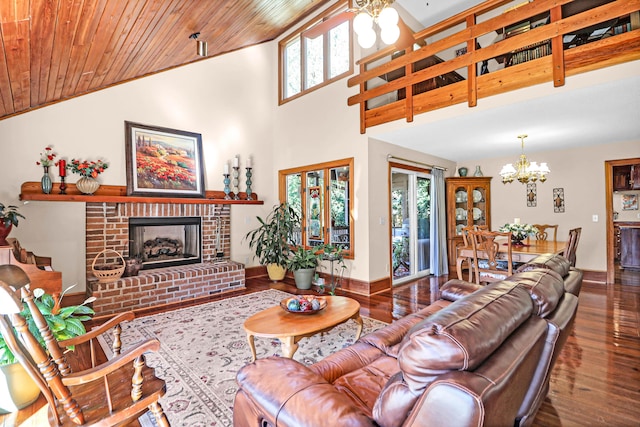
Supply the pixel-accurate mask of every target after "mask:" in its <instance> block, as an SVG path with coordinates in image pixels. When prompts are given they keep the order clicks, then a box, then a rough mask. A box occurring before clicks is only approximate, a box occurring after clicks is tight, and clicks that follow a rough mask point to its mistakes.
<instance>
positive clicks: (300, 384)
mask: <svg viewBox="0 0 640 427" xmlns="http://www.w3.org/2000/svg"><path fill="white" fill-rule="evenodd" d="M236 380H237V381H238V394H237V395H236V400H238V399H240V400H242V403H241V404H239V405H238V413H236V405H235V404H234V426H243V425H249V423H250V420H246V418H244V415H243V414H242V413H240V412H246V411H248V409H249V408H251V411H249V412H250V413H252V414H253V416H254V417H257V418H259V419H260V420H264V421H266V422H267V423H268V424H270V425H274V426H275V425H278V426H301V425H304V426H309V427H315V426H318V427H324V426H326V425H327V421H328V420H340V422H341V423H344V424H343V425H349V426H374V425H375V424H374V422H373V421H372V420H371V419H370V418H369V417H367V416H366V415H365V414H364V413H362V412H361V411H360V410H359V408H358V407H357V406H356V405H354V404H353V403H352V402H351V400H350V399H349V398H347V396H346V395H344V394H343V393H341V392H339V391H338V390H337V389H336V388H335V387H334V386H333V385H332V384H329V383H328V382H327V381H326V380H325V379H324V378H322V377H321V376H320V375H318V374H317V373H315V372H313V371H311V370H310V369H309V368H307V367H306V366H304V365H302V364H301V363H299V362H297V361H295V360H292V359H286V358H282V357H269V358H266V359H259V360H256V361H255V362H254V363H251V364H249V365H246V366H244V367H243V368H242V369H240V371H239V372H238V375H237V377H236Z"/></svg>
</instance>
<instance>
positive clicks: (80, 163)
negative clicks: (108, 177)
mask: <svg viewBox="0 0 640 427" xmlns="http://www.w3.org/2000/svg"><path fill="white" fill-rule="evenodd" d="M67 167H68V168H69V169H71V172H73V173H77V174H78V175H80V176H84V177H87V178H97V177H98V175H100V174H101V173H102V172H104V170H105V169H107V168H108V167H109V164H108V163H105V162H103V161H102V160H98V161H95V162H94V161H88V160H78V159H71V164H70V165H69V166H67Z"/></svg>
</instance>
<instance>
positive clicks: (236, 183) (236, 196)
mask: <svg viewBox="0 0 640 427" xmlns="http://www.w3.org/2000/svg"><path fill="white" fill-rule="evenodd" d="M239 177H240V167H238V166H234V167H233V200H240V195H239V194H238V193H239V192H240V187H239V185H240V181H239V179H238V178H239Z"/></svg>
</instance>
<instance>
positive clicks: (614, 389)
mask: <svg viewBox="0 0 640 427" xmlns="http://www.w3.org/2000/svg"><path fill="white" fill-rule="evenodd" d="M445 281H446V278H439V279H438V278H424V279H420V280H418V281H415V282H412V283H409V284H405V285H402V286H399V287H397V288H395V289H393V291H388V292H383V293H381V294H378V295H374V296H371V297H364V296H359V295H353V294H345V295H347V296H350V297H353V298H355V299H357V300H358V301H359V302H360V304H361V307H362V308H361V314H362V315H363V316H368V317H372V318H375V319H379V320H382V321H384V322H391V321H393V320H394V319H399V318H401V317H402V316H405V315H407V314H409V313H412V312H415V311H417V310H419V309H421V308H423V307H425V306H427V305H429V304H430V303H431V302H432V301H433V300H435V299H437V297H438V287H439V286H440V285H441V284H442V283H444V282H445ZM269 288H273V289H279V290H283V291H286V292H290V293H309V291H299V290H297V289H296V288H295V286H294V285H293V284H292V282H289V281H288V280H287V281H286V282H279V283H272V282H270V281H269V280H267V279H266V278H257V279H251V280H248V281H247V289H246V290H243V291H237V292H233V293H229V294H225V295H223V296H220V295H217V296H213V297H211V298H210V300H212V301H213V300H220V299H223V298H228V297H230V296H235V295H241V294H247V293H251V292H257V291H261V290H264V289H269ZM66 298H67V297H65V299H66ZM66 302H67V304H72V303H73V301H72V300H69V301H66ZM187 305H191V304H182V305H181V307H184V306H187ZM157 311H158V310H148V311H146V312H145V313H144V314H153V313H154V312H157ZM638 402H640V272H638V271H635V272H634V271H629V270H627V271H617V272H616V283H615V285H613V286H609V287H607V286H604V285H601V284H596V283H589V282H584V284H583V286H582V291H581V293H580V303H579V307H578V313H577V316H576V321H575V326H574V331H573V333H572V334H571V336H570V337H569V339H568V340H567V343H566V344H565V346H564V349H563V350H562V353H561V354H560V357H559V358H558V361H557V363H556V366H555V367H554V370H553V373H552V377H551V382H550V389H549V393H548V395H547V397H546V399H545V401H544V403H543V404H542V406H541V407H540V410H539V411H538V414H537V416H536V419H535V421H534V425H535V426H563V427H566V426H587V425H591V426H638V425H640V405H639V404H638ZM44 405H45V401H44V399H43V398H42V397H41V398H40V400H38V401H37V402H36V403H35V404H33V405H31V406H30V407H29V408H26V409H24V410H22V411H19V412H18V413H14V414H9V415H4V416H0V426H2V427H4V426H23V427H36V426H42V425H46V422H45V423H44V424H43V420H46V414H45V411H46V408H45V407H44ZM43 416H44V418H43Z"/></svg>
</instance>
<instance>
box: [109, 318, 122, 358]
mask: <svg viewBox="0 0 640 427" xmlns="http://www.w3.org/2000/svg"><path fill="white" fill-rule="evenodd" d="M121 334H122V326H120V324H117V325H116V326H115V327H114V328H113V345H112V346H111V349H112V350H113V355H114V356H117V355H119V354H120V351H121V350H122V341H121V340H120V335H121Z"/></svg>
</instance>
